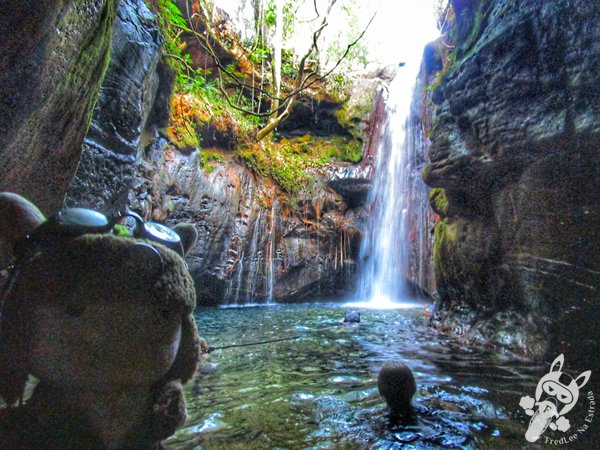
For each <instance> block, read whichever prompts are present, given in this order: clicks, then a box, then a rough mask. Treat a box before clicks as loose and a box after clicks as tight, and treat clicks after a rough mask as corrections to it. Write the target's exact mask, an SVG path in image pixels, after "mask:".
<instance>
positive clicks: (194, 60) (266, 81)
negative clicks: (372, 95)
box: [148, 0, 365, 198]
mask: <svg viewBox="0 0 600 450" xmlns="http://www.w3.org/2000/svg"><path fill="white" fill-rule="evenodd" d="M148 1H149V3H150V4H151V6H152V7H153V10H154V11H155V13H156V14H157V16H158V23H159V27H160V29H161V31H162V33H163V35H164V36H165V44H164V56H165V60H166V61H167V62H168V64H169V66H170V67H171V69H172V70H173V72H174V73H175V82H174V89H173V94H172V98H171V111H170V123H169V126H168V128H167V134H168V136H169V138H170V140H171V142H173V144H174V145H175V146H176V147H178V148H179V149H181V150H184V151H193V150H195V149H200V148H202V150H201V158H200V161H201V164H200V166H201V168H202V170H204V171H205V172H210V171H212V170H213V169H214V167H215V165H217V164H220V163H222V162H224V158H222V157H219V156H217V155H219V153H218V151H216V150H205V148H215V149H216V148H219V149H222V150H234V151H236V154H237V156H238V160H239V161H241V162H242V163H243V164H245V165H247V166H248V167H249V168H251V169H252V170H253V171H254V172H256V173H257V174H258V175H260V176H262V177H268V178H271V179H272V180H273V181H274V182H275V183H276V184H277V185H278V186H279V187H280V188H281V190H282V191H283V192H284V193H285V194H286V195H287V196H289V197H290V198H291V197H294V196H296V195H297V194H298V193H299V192H300V191H301V190H302V189H303V188H304V187H306V186H307V185H308V184H310V183H308V181H309V179H310V176H309V175H308V171H310V170H311V169H320V168H323V167H325V166H326V165H328V164H331V163H333V162H335V161H338V162H340V161H342V162H353V163H355V162H358V161H360V159H361V158H362V147H361V142H360V140H359V139H357V138H356V137H354V138H342V137H331V138H328V139H321V138H312V137H310V136H304V137H302V138H295V139H280V138H276V139H272V138H271V137H269V139H264V138H265V137H266V136H267V135H270V134H271V132H272V131H273V130H274V129H275V128H276V126H277V125H279V124H280V123H281V122H282V121H283V120H285V118H287V117H288V116H289V114H290V112H291V108H292V105H293V103H294V99H295V98H296V97H297V96H298V95H299V94H303V95H309V96H311V97H315V98H324V99H328V98H330V99H336V98H337V99H338V100H343V99H345V98H347V97H348V94H347V93H346V91H345V89H346V87H347V86H348V81H347V77H346V75H345V74H344V72H342V71H339V70H338V71H336V70H335V69H339V68H341V67H342V66H344V65H345V68H347V67H348V64H355V63H357V62H359V63H361V62H364V52H365V50H364V48H363V47H361V43H360V37H361V36H362V33H363V32H364V29H362V30H361V29H359V26H358V21H357V20H356V17H353V15H352V14H353V13H352V12H351V9H350V8H348V6H349V5H350V4H351V3H353V2H354V1H355V0H327V4H326V6H327V7H326V9H323V8H321V9H320V10H319V9H318V8H317V3H315V11H314V13H315V14H316V16H315V17H316V18H315V19H314V21H315V25H314V26H313V28H312V30H311V34H310V35H309V36H308V37H305V40H306V41H307V42H309V43H312V44H311V45H310V47H309V49H308V51H306V52H303V53H301V54H298V52H297V51H295V50H294V48H293V47H292V46H291V43H292V41H293V39H297V36H295V35H294V33H295V31H296V29H297V28H298V27H300V26H301V25H300V24H298V17H297V15H298V5H297V4H296V3H295V2H292V1H289V0H277V1H269V2H267V1H263V0H257V1H253V2H252V5H246V2H241V4H240V8H242V7H245V6H248V7H251V8H253V10H254V19H253V20H252V21H250V22H249V23H246V29H245V30H241V32H242V33H243V34H244V36H245V39H243V38H242V36H241V35H240V30H235V29H233V27H232V23H231V20H230V18H229V17H228V16H227V14H226V13H224V12H223V11H222V10H220V9H219V8H216V7H215V6H214V4H212V3H211V2H209V1H207V0H178V1H174V0H148ZM323 1H325V0H323ZM318 3H319V4H320V3H323V2H318ZM336 3H338V5H337V7H340V8H342V11H343V12H344V14H346V15H347V16H348V18H347V22H348V24H349V26H348V30H347V34H346V35H345V36H343V37H342V36H338V40H334V41H331V40H330V41H329V44H328V46H326V47H323V48H321V47H320V45H319V44H321V42H320V40H319V39H320V38H321V37H322V36H321V35H322V33H323V30H325V29H326V27H327V25H328V23H327V20H328V18H329V17H330V15H331V14H333V11H334V7H335V6H336ZM321 6H322V5H321ZM350 6H351V5H350ZM317 19H318V20H317ZM351 37H352V38H353V39H351ZM342 38H343V39H342ZM341 40H345V42H344V43H343V44H340V41H341ZM288 44H289V45H288ZM326 63H328V64H329V66H328V68H324V67H323V65H324V64H326ZM327 77H328V78H327ZM340 103H343V102H341V101H340Z"/></svg>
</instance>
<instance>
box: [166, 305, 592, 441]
mask: <svg viewBox="0 0 600 450" xmlns="http://www.w3.org/2000/svg"><path fill="white" fill-rule="evenodd" d="M346 309H352V308H348V307H343V306H341V305H322V304H311V305H276V306H262V307H245V308H225V309H200V310H199V311H198V312H197V321H198V326H199V330H200V334H201V335H202V336H203V337H204V338H205V339H206V340H207V341H208V343H209V345H211V346H215V347H218V346H224V345H229V344H236V343H244V342H253V341H262V340H268V339H279V338H285V337H294V336H299V338H297V339H294V340H290V341H284V342H276V343H270V344H263V345H257V346H252V347H241V348H231V349H225V350H218V351H215V352H213V353H211V355H210V359H209V364H208V365H204V368H203V370H202V371H201V372H200V373H199V374H198V375H197V377H196V378H195V379H194V380H193V381H191V382H190V383H189V384H188V385H187V387H186V395H187V404H188V412H189V416H190V417H189V420H188V422H187V423H186V425H185V426H184V428H182V429H181V430H179V432H178V433H177V434H176V435H175V436H174V437H172V438H171V439H169V440H168V441H167V442H166V447H167V448H168V449H219V448H223V449H282V448H286V449H303V448H335V449H338V448H339V449H346V448H348V449H353V448H357V449H362V448H377V449H399V448H417V449H430V448H467V449H469V448H507V449H518V448H545V447H543V446H539V447H531V446H529V447H527V446H526V445H525V444H527V442H526V441H525V439H524V433H525V429H526V424H527V422H528V420H529V419H528V418H527V417H526V416H525V414H524V413H523V412H521V410H520V408H519V399H520V397H521V396H523V395H525V394H529V395H532V394H533V393H534V392H535V386H536V383H537V380H538V379H539V378H540V376H541V375H542V374H543V373H545V371H547V368H546V367H534V366H531V365H530V364H525V363H521V362H519V361H517V360H515V359H508V358H503V357H502V355H498V354H497V353H491V352H489V351H487V350H485V349H482V348H474V347H464V346H460V345H458V344H457V343H455V342H453V341H452V340H450V339H448V338H446V337H444V336H442V335H439V334H437V333H436V331H435V330H432V329H431V328H429V327H428V325H427V321H428V319H427V317H425V316H424V315H423V308H409V309H389V310H368V309H363V310H361V314H362V318H361V319H362V320H361V323H360V324H356V325H354V326H349V325H345V324H342V323H340V320H341V319H342V318H343V317H344V311H345V310H346ZM390 359H400V360H402V361H404V362H406V363H407V364H408V365H409V366H410V367H412V369H413V371H414V373H415V378H416V381H417V386H418V389H417V395H416V396H415V399H414V401H413V403H414V405H415V407H416V410H417V413H418V419H417V421H416V422H415V423H413V424H405V425H399V424H391V423H390V421H389V417H388V412H387V410H386V407H385V403H384V401H383V400H382V398H381V397H380V396H379V394H378V392H377V384H376V379H377V373H378V370H379V369H380V368H381V367H382V366H383V364H384V363H385V362H386V361H388V360H390ZM570 448H572V446H571V447H570ZM584 448H585V447H584ZM588 448H592V447H588Z"/></svg>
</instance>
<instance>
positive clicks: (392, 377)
mask: <svg viewBox="0 0 600 450" xmlns="http://www.w3.org/2000/svg"><path fill="white" fill-rule="evenodd" d="M377 387H378V388H379V393H380V394H381V396H382V397H383V398H384V399H385V401H386V403H387V405H388V406H389V408H390V410H391V413H392V415H394V416H399V417H405V416H408V415H410V414H411V413H412V404H411V401H412V397H413V395H415V392H416V391H417V385H416V383H415V377H414V376H413V374H412V371H411V370H410V367H408V366H407V365H406V364H404V363H402V362H400V361H388V362H387V363H385V365H384V366H383V367H382V368H381V370H380V371H379V375H378V377H377Z"/></svg>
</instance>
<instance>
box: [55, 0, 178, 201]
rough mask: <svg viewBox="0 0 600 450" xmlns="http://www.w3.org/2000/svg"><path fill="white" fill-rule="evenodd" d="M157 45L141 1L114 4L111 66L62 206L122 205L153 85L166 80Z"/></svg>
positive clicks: (155, 32)
mask: <svg viewBox="0 0 600 450" xmlns="http://www.w3.org/2000/svg"><path fill="white" fill-rule="evenodd" d="M162 41H163V39H162V37H161V36H160V34H159V31H158V29H157V28H156V25H155V22H154V16H153V15H152V13H151V12H150V11H149V10H148V8H147V7H146V5H145V4H144V2H143V1H142V0H123V1H122V2H121V3H120V5H119V9H118V15H117V19H116V22H115V26H114V29H113V43H112V51H111V62H110V65H109V67H108V71H107V74H106V78H105V80H104V83H103V85H102V88H101V89H100V93H99V96H98V102H97V103H96V106H95V108H94V115H93V119H92V123H91V125H90V129H89V131H88V133H87V135H86V137H85V140H84V145H83V154H82V158H81V162H80V165H79V168H78V170H77V173H76V176H75V178H74V180H73V182H72V183H71V186H70V188H69V192H68V198H67V205H69V206H85V207H89V208H96V209H99V210H102V211H105V212H112V211H114V210H118V209H121V208H123V207H124V206H125V205H126V202H127V193H128V191H129V189H130V188H131V183H132V182H133V178H134V175H135V172H136V169H137V161H138V159H139V155H138V152H139V150H140V148H141V144H142V140H143V133H144V131H146V130H147V129H148V128H151V126H152V123H149V120H148V118H149V116H150V114H151V112H152V105H153V104H154V101H155V97H156V93H157V90H158V88H159V84H160V83H161V81H162V83H163V84H168V83H169V79H170V76H169V74H168V73H165V71H164V70H162V71H161V70H157V66H158V64H159V59H160V50H161V46H162ZM161 74H162V78H163V79H162V80H161V76H160V75H161ZM165 101H167V102H168V99H166V100H165ZM166 104H167V103H165V105H163V106H164V107H163V109H165V110H166V109H167V108H166ZM159 115H160V114H159ZM152 118H153V119H157V118H158V117H157V116H156V115H154V116H153V117H152Z"/></svg>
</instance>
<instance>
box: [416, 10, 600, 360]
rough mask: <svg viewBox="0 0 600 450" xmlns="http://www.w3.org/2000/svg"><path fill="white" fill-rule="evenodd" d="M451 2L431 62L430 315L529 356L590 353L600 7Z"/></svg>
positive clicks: (597, 213)
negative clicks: (451, 18) (435, 302)
mask: <svg viewBox="0 0 600 450" xmlns="http://www.w3.org/2000/svg"><path fill="white" fill-rule="evenodd" d="M452 6H453V10H454V11H453V12H454V15H455V22H454V24H452V25H450V27H449V29H448V30H447V35H446V38H445V43H440V42H438V43H434V44H431V45H430V46H429V48H428V49H427V50H426V61H425V65H426V67H427V69H428V71H429V75H428V83H429V84H430V85H431V91H430V93H429V99H430V101H431V102H432V103H431V108H430V109H429V114H427V115H426V116H427V117H426V118H425V120H426V121H428V122H429V121H430V124H431V125H430V126H431V131H430V134H431V143H432V145H431V147H430V150H429V157H430V159H431V164H430V165H429V166H428V168H427V169H426V170H425V172H424V174H423V177H424V180H425V181H426V183H427V184H428V185H429V186H431V187H433V188H438V189H434V191H433V194H432V206H433V207H434V210H435V211H436V212H437V214H439V216H440V220H439V221H438V223H437V225H436V228H435V251H434V264H435V272H436V280H437V285H438V289H439V293H440V296H441V302H440V305H439V308H438V310H437V313H436V315H435V321H436V323H437V324H438V326H440V327H442V328H445V329H449V330H452V331H453V332H454V333H457V334H459V335H462V336H464V337H465V338H467V339H470V340H477V341H487V342H491V343H493V344H497V345H500V346H504V347H507V348H510V349H513V350H516V351H518V352H521V353H525V354H528V355H540V354H543V353H544V352H546V351H551V352H553V353H558V352H563V351H565V352H569V353H571V354H578V355H585V354H586V353H589V352H592V350H593V349H594V348H595V340H596V335H595V333H596V331H595V330H596V326H595V319H596V318H597V317H598V309H599V306H598V305H599V303H598V302H599V300H600V238H599V235H598V229H600V170H599V167H600V165H599V164H600V151H599V150H600V147H599V145H600V47H599V46H598V45H597V43H598V40H599V39H600V29H599V28H598V27H597V23H598V20H599V19H600V3H598V2H588V1H565V0H545V1H542V0H532V1H516V0H502V1H476V0H455V1H453V2H452ZM448 45H450V48H448ZM452 46H454V47H452Z"/></svg>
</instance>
